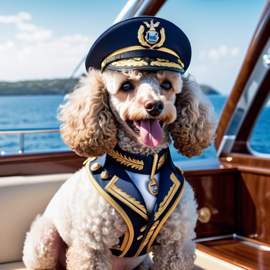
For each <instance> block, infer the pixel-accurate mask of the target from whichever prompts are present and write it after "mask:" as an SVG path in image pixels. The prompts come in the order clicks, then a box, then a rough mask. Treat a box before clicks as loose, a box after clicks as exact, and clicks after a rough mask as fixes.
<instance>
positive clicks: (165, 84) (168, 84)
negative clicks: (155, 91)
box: [161, 81, 172, 90]
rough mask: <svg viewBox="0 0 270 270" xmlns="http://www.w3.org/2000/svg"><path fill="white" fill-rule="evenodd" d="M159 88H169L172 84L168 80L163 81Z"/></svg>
mask: <svg viewBox="0 0 270 270" xmlns="http://www.w3.org/2000/svg"><path fill="white" fill-rule="evenodd" d="M161 88H163V89H164V90H170V89H171V88H172V85H171V83H170V82H168V81H165V82H163V83H162V85H161Z"/></svg>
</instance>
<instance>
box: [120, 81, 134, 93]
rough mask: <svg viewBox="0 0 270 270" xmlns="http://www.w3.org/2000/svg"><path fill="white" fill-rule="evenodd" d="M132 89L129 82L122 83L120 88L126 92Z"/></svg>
mask: <svg viewBox="0 0 270 270" xmlns="http://www.w3.org/2000/svg"><path fill="white" fill-rule="evenodd" d="M131 89H132V85H131V83H129V82H124V83H123V84H122V86H121V90H123V91H128V90H131Z"/></svg>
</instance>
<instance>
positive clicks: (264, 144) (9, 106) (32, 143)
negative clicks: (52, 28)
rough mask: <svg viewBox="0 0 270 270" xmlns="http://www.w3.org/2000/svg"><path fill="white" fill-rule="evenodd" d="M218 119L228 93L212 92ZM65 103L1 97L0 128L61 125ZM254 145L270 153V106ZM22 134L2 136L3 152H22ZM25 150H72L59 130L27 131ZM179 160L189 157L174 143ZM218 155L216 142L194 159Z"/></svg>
mask: <svg viewBox="0 0 270 270" xmlns="http://www.w3.org/2000/svg"><path fill="white" fill-rule="evenodd" d="M207 97H208V99H209V100H210V101H211V102H212V104H213V106H214V110H215V113H216V115H217V118H219V117H220V115H221V112H222V109H223V107H224V105H225V102H226V100H227V96H220V95H209V96H207ZM62 103H64V96H63V95H46V96H1V97H0V130H3V129H5V130H6V129H18V128H22V129H23V128H33V129H34V128H56V127H57V128H58V127H59V126H60V124H61V123H60V122H59V121H58V120H57V118H56V115H57V109H58V107H59V105H60V104H62ZM250 144H251V147H252V149H254V150H255V151H258V152H261V153H268V154H270V106H269V104H268V106H266V107H265V108H264V110H263V111H262V113H261V116H260V117H259V119H258V121H257V124H256V126H255V128H254V130H253V134H252V136H251V140H250ZM19 150H20V135H0V155H1V154H2V155H8V154H12V153H13V154H14V153H18V151H19ZM24 150H25V152H26V153H30V152H44V151H46V152H48V151H49V152H50V151H68V150H70V148H69V147H68V146H67V145H65V144H64V142H63V141H62V139H61V137H60V134H59V133H41V134H25V136H24ZM170 150H171V154H172V158H173V159H174V160H175V161H177V160H178V161H180V160H188V158H186V157H183V156H182V155H181V154H178V153H177V150H176V149H175V148H174V147H173V146H172V145H171V146H170ZM206 158H216V150H215V147H214V145H213V144H212V146H211V147H208V148H207V149H206V150H205V152H204V153H203V154H202V155H200V156H199V157H193V158H192V160H193V159H206Z"/></svg>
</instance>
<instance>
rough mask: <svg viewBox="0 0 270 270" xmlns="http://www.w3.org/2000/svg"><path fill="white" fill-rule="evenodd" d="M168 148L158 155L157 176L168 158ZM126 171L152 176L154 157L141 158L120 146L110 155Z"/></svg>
mask: <svg viewBox="0 0 270 270" xmlns="http://www.w3.org/2000/svg"><path fill="white" fill-rule="evenodd" d="M168 153H169V151H168V148H165V149H163V150H162V151H161V152H159V153H158V159H157V164H156V168H155V169H156V170H155V174H156V173H159V172H160V170H161V168H162V166H163V164H164V163H165V161H166V159H167V157H168ZM108 155H109V156H111V157H112V158H113V159H114V160H115V161H116V162H117V163H118V164H119V165H120V166H121V167H122V168H123V169H124V170H125V171H129V172H133V173H139V174H147V175H150V174H151V171H152V167H153V162H154V156H141V155H136V154H131V153H129V152H126V151H124V150H122V149H121V148H120V147H119V146H118V145H116V147H115V148H114V150H113V151H112V152H110V153H108Z"/></svg>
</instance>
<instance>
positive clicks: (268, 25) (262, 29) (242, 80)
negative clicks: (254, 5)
mask: <svg viewBox="0 0 270 270" xmlns="http://www.w3.org/2000/svg"><path fill="white" fill-rule="evenodd" d="M269 13H270V1H269V0H268V1H267V3H266V5H265V8H264V10H263V13H262V16H261V18H260V21H259V23H258V26H257V28H256V31H255V33H254V36H253V38H252V41H251V44H250V46H249V49H248V52H247V54H246V57H245V60H244V63H243V65H242V68H241V70H240V73H239V75H238V77H237V80H236V82H235V85H234V87H233V89H232V92H231V94H230V96H229V98H228V100H227V103H226V105H225V107H224V110H223V112H222V114H221V117H220V122H219V125H218V128H217V137H216V139H215V147H216V149H218V148H219V146H220V143H221V140H222V138H223V136H224V134H225V132H226V129H227V127H228V124H229V123H230V120H231V117H232V114H233V112H234V110H235V108H236V105H237V103H238V101H239V99H240V97H241V95H242V93H243V91H244V89H245V85H246V83H247V81H248V79H249V77H250V75H251V73H252V71H253V68H254V66H255V64H256V62H257V60H258V58H259V56H260V54H261V52H262V50H263V48H264V46H265V44H266V42H267V41H268V38H269V29H270V16H269ZM253 113H255V112H253Z"/></svg>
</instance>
